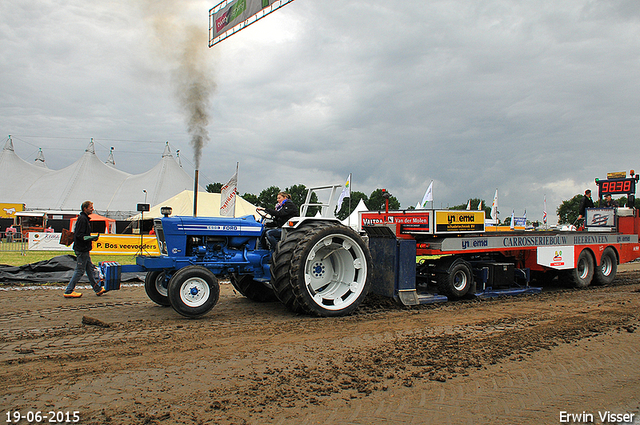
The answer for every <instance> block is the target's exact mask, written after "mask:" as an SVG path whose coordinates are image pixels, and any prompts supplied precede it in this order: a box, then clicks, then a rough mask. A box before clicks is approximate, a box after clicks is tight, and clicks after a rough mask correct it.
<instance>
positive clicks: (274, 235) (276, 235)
mask: <svg viewBox="0 0 640 425" xmlns="http://www.w3.org/2000/svg"><path fill="white" fill-rule="evenodd" d="M281 238H282V229H281V228H279V227H278V228H276V229H269V230H267V239H268V240H269V245H270V246H271V251H273V250H275V249H276V245H278V241H279V240H280V239H281Z"/></svg>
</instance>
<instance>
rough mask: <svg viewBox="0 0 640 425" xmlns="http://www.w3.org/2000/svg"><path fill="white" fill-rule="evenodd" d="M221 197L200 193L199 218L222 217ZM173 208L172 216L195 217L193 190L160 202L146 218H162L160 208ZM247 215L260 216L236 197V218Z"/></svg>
mask: <svg viewBox="0 0 640 425" xmlns="http://www.w3.org/2000/svg"><path fill="white" fill-rule="evenodd" d="M220 197H221V195H220V194H219V193H209V192H198V208H197V210H198V211H197V216H198V217H220ZM162 207H171V208H172V210H173V211H172V212H171V216H172V217H175V216H192V215H193V190H184V191H182V192H180V193H179V194H177V195H176V196H174V197H172V198H170V199H167V200H166V201H163V202H160V203H158V204H156V205H154V206H153V207H151V209H150V210H149V212H145V213H144V218H145V219H149V218H157V217H162V213H161V212H160V208H162ZM245 215H253V216H254V217H255V218H256V219H260V216H259V215H258V214H257V213H256V207H255V205H253V204H251V203H250V202H248V201H245V200H244V199H242V198H241V197H239V196H238V197H236V214H235V216H236V217H242V216H245ZM139 219H140V214H138V215H135V216H133V217H130V218H129V220H131V221H136V220H139Z"/></svg>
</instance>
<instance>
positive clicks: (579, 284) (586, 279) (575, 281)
mask: <svg viewBox="0 0 640 425" xmlns="http://www.w3.org/2000/svg"><path fill="white" fill-rule="evenodd" d="M568 274H569V276H568V277H569V283H570V284H571V286H573V287H574V288H586V287H587V286H589V284H590V283H591V280H593V275H594V261H593V257H592V256H591V254H590V253H589V251H587V250H586V249H585V250H583V251H582V252H581V253H580V255H579V256H578V261H577V262H576V268H575V269H572V270H568Z"/></svg>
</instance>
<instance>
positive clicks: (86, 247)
mask: <svg viewBox="0 0 640 425" xmlns="http://www.w3.org/2000/svg"><path fill="white" fill-rule="evenodd" d="M85 236H91V219H90V218H89V216H88V215H87V213H86V212H84V211H82V212H81V213H80V215H79V216H78V221H76V228H75V230H74V231H73V250H74V251H76V252H89V251H91V248H92V245H91V241H85V240H84V237H85Z"/></svg>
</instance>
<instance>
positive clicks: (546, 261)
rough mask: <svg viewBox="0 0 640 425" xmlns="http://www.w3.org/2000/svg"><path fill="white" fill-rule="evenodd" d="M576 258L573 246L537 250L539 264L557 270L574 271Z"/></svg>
mask: <svg viewBox="0 0 640 425" xmlns="http://www.w3.org/2000/svg"><path fill="white" fill-rule="evenodd" d="M574 258H575V255H574V247H573V246H553V247H539V248H538V249H537V262H538V264H540V265H541V266H546V267H550V268H552V269H556V270H568V269H573V268H574V267H575V265H574V262H575V260H574Z"/></svg>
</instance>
